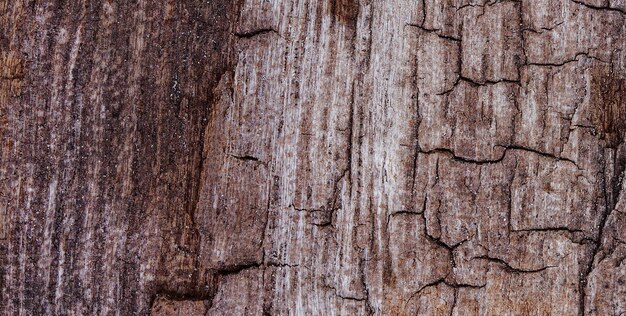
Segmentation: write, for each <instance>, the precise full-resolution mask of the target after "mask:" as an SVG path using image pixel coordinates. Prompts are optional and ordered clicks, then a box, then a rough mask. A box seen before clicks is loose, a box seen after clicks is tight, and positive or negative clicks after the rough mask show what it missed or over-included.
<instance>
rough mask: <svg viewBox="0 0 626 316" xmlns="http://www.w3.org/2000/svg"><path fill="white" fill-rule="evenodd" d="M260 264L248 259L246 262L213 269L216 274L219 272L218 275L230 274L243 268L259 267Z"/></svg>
mask: <svg viewBox="0 0 626 316" xmlns="http://www.w3.org/2000/svg"><path fill="white" fill-rule="evenodd" d="M261 265H262V264H261V263H259V262H256V261H248V262H242V263H238V264H234V265H230V266H225V267H221V268H218V269H215V270H214V271H215V273H216V274H219V275H231V274H237V273H239V272H241V271H244V270H248V269H254V268H259V267H260V266H261Z"/></svg>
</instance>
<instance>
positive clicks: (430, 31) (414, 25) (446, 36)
mask: <svg viewBox="0 0 626 316" xmlns="http://www.w3.org/2000/svg"><path fill="white" fill-rule="evenodd" d="M404 26H409V27H414V28H417V29H420V30H422V31H424V32H428V33H433V34H435V35H437V36H438V37H439V38H442V39H445V40H449V41H454V42H461V39H460V38H456V37H452V36H448V35H442V34H439V33H438V32H439V31H441V30H440V29H429V28H425V27H423V26H422V25H419V24H414V23H405V24H404Z"/></svg>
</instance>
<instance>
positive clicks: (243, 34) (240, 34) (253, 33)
mask: <svg viewBox="0 0 626 316" xmlns="http://www.w3.org/2000/svg"><path fill="white" fill-rule="evenodd" d="M269 33H274V34H277V35H279V36H280V33H278V31H276V30H275V29H273V28H262V29H256V30H252V31H243V32H237V33H234V34H235V36H237V37H238V38H252V37H255V36H259V35H263V34H269Z"/></svg>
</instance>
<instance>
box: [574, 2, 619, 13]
mask: <svg viewBox="0 0 626 316" xmlns="http://www.w3.org/2000/svg"><path fill="white" fill-rule="evenodd" d="M570 1H572V2H574V3H576V4H578V5H582V6H584V7H587V8H589V9H592V10H602V11H612V12H618V13H621V14H624V15H626V11H625V10H623V9H620V8H614V7H600V6H596V5H593V4H588V3H585V2H582V1H577V0H570Z"/></svg>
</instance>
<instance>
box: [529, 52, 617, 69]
mask: <svg viewBox="0 0 626 316" xmlns="http://www.w3.org/2000/svg"><path fill="white" fill-rule="evenodd" d="M580 56H584V57H587V58H589V59H593V60H597V61H599V62H602V63H607V64H608V63H609V62H608V61H605V60H602V59H600V58H598V57H595V56H592V55H590V54H589V53H577V54H576V55H575V56H574V58H572V59H568V60H564V61H561V62H558V63H532V62H531V63H526V65H527V66H538V67H561V66H564V65H566V64H569V63H573V62H577V61H578V57H580Z"/></svg>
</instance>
